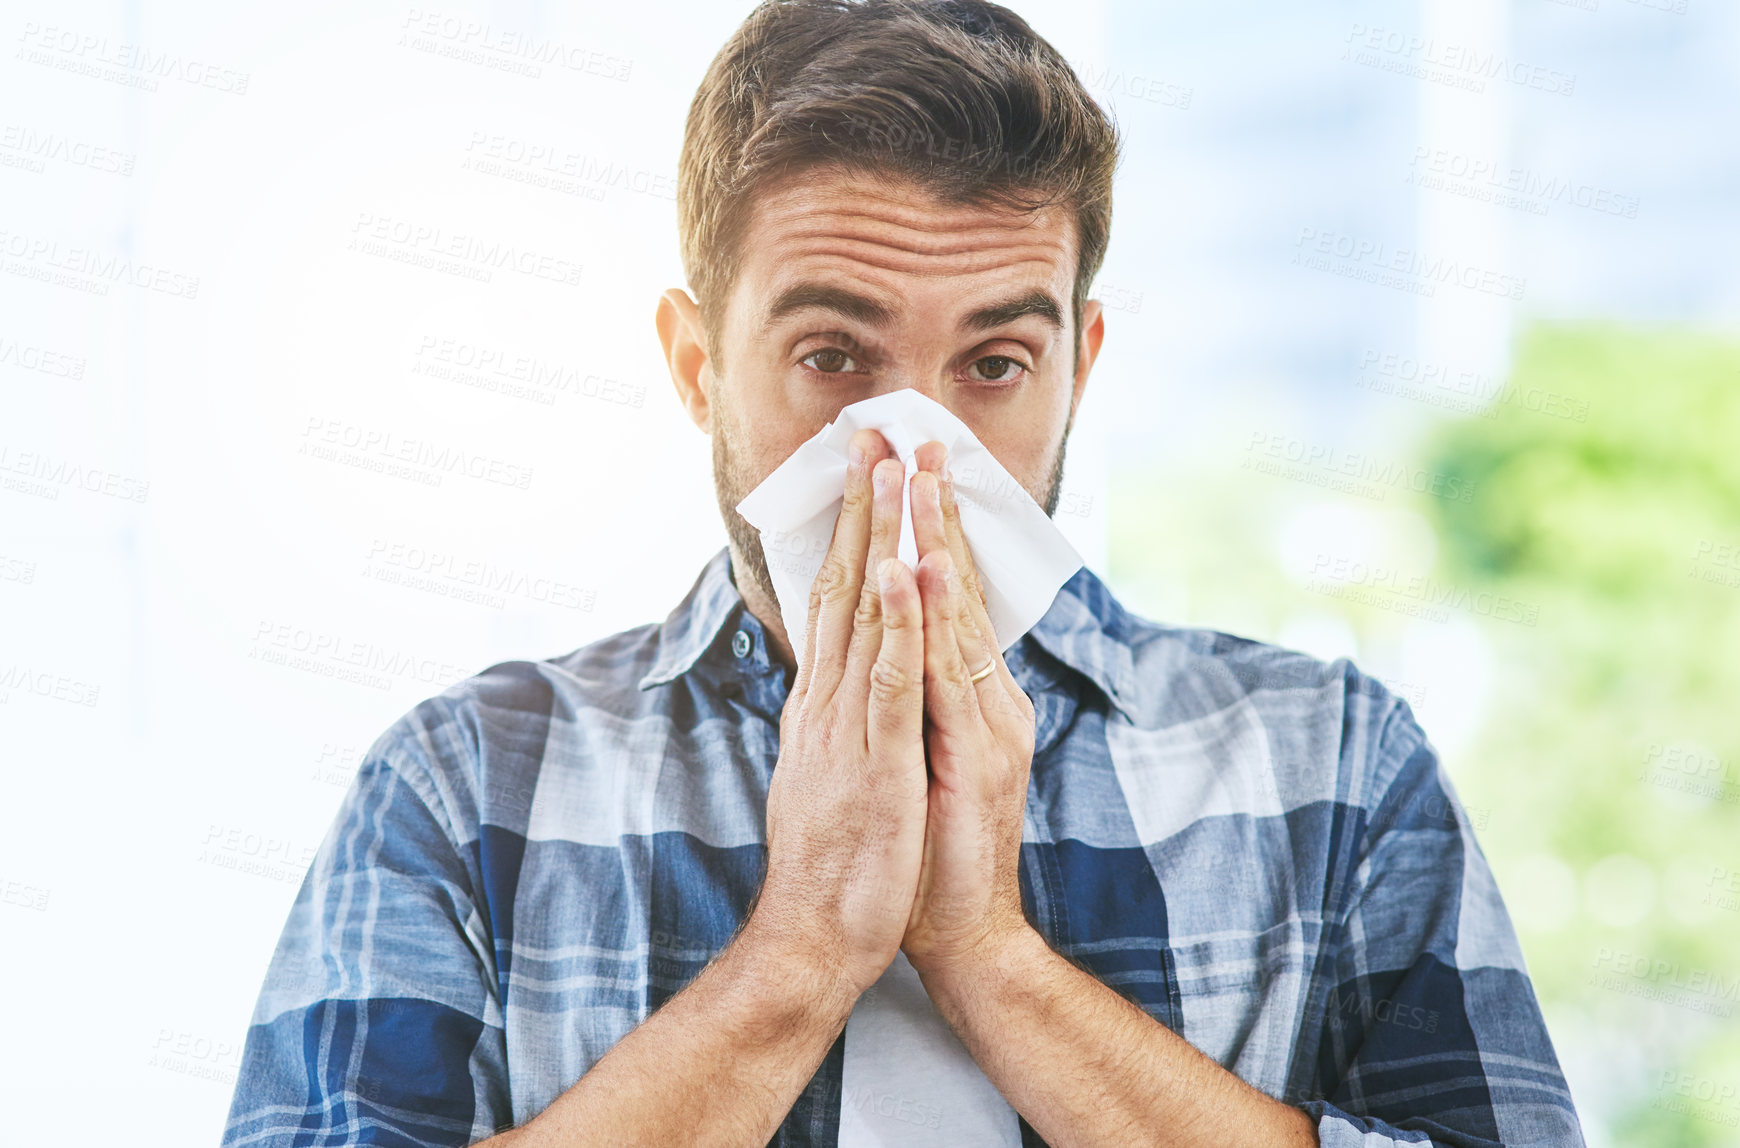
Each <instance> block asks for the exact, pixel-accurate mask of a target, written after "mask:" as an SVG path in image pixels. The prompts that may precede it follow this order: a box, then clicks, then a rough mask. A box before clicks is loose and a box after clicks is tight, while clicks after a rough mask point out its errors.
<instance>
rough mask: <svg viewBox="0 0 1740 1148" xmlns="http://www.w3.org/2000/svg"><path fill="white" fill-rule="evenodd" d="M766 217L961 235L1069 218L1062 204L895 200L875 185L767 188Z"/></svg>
mask: <svg viewBox="0 0 1740 1148" xmlns="http://www.w3.org/2000/svg"><path fill="white" fill-rule="evenodd" d="M756 214H758V215H759V216H761V217H762V219H764V220H767V221H773V220H775V219H781V218H802V219H816V218H826V217H829V216H847V217H858V218H863V219H871V220H877V221H880V222H884V223H886V224H888V225H891V226H896V227H904V228H907V229H908V230H913V231H960V230H963V229H965V230H971V229H974V228H975V227H977V228H996V229H1001V230H1021V229H1027V228H1041V229H1044V228H1046V227H1047V226H1048V225H1050V224H1051V223H1053V222H1054V217H1058V219H1060V220H1066V219H1067V218H1068V213H1067V212H1066V211H1065V210H1064V208H1063V207H1062V206H1061V205H1059V204H1049V205H1047V206H1045V207H1043V208H1038V209H1035V210H1032V211H1026V210H1020V209H1017V208H1012V207H1006V206H1003V205H999V204H995V203H984V204H974V203H945V202H943V201H941V200H938V199H936V198H934V197H932V196H929V195H927V194H918V195H911V194H908V195H904V196H900V197H895V196H892V195H889V194H885V193H878V191H877V190H876V189H875V188H874V187H873V185H865V184H859V183H853V184H850V185H848V186H842V185H835V186H827V185H823V186H796V187H792V186H788V187H785V188H780V189H777V190H773V189H767V190H764V191H763V193H762V195H761V197H760V203H759V204H758V208H757V212H756Z"/></svg>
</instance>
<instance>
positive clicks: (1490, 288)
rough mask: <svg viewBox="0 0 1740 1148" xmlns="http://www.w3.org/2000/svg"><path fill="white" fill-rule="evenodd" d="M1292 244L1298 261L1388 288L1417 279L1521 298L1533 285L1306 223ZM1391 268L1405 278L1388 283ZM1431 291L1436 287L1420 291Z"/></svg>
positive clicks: (1429, 284) (1422, 284)
mask: <svg viewBox="0 0 1740 1148" xmlns="http://www.w3.org/2000/svg"><path fill="white" fill-rule="evenodd" d="M1293 246H1294V248H1296V250H1295V252H1294V255H1293V262H1294V263H1298V264H1301V265H1304V266H1309V267H1313V268H1315V269H1317V270H1320V271H1334V272H1335V273H1337V274H1345V275H1348V276H1349V277H1350V278H1355V279H1364V280H1366V281H1367V282H1371V283H1380V284H1382V285H1384V286H1399V285H1402V284H1405V283H1406V282H1407V281H1408V280H1413V281H1414V282H1415V283H1416V284H1417V285H1418V286H1420V287H1426V288H1435V287H1436V286H1437V285H1439V284H1443V285H1448V286H1451V287H1461V288H1463V289H1465V290H1468V291H1479V292H1481V293H1482V294H1485V295H1496V296H1498V297H1500V298H1503V299H1521V298H1522V297H1523V290H1524V288H1525V287H1526V286H1527V285H1528V280H1527V279H1524V278H1523V277H1522V276H1520V275H1510V274H1507V273H1505V272H1502V271H1495V270H1493V269H1492V268H1490V267H1481V266H1479V265H1478V264H1474V263H1464V262H1462V261H1460V260H1457V259H1452V258H1450V257H1448V256H1444V255H1427V254H1425V253H1424V252H1420V251H1411V250H1409V249H1408V248H1405V247H1392V246H1390V245H1389V244H1387V243H1384V242H1382V241H1381V240H1375V239H1366V238H1364V237H1361V236H1358V235H1348V234H1346V233H1344V232H1339V231H1331V230H1329V229H1327V228H1318V227H1301V228H1300V229H1299V238H1298V239H1295V240H1294V241H1293ZM1386 272H1388V273H1390V274H1391V275H1392V276H1402V277H1403V279H1401V280H1400V281H1397V282H1385V273H1386ZM1431 293H1432V291H1431V290H1423V291H1421V292H1420V294H1426V295H1429V294H1431Z"/></svg>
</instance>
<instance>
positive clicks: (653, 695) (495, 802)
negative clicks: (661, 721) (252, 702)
mask: <svg viewBox="0 0 1740 1148" xmlns="http://www.w3.org/2000/svg"><path fill="white" fill-rule="evenodd" d="M657 647H658V626H657V625H656V624H652V623H648V624H646V625H642V626H636V627H634V628H632V629H628V630H622V631H619V632H617V633H615V634H611V635H609V636H607V637H604V638H600V639H598V640H597V641H594V642H591V643H589V644H587V645H585V646H582V647H580V648H579V649H577V650H574V651H572V652H570V653H567V654H563V655H560V656H558V657H552V658H545V659H541V660H529V659H527V660H513V661H505V662H499V663H497V664H495V665H493V666H490V667H489V668H488V669H485V670H483V671H481V672H479V673H477V674H473V675H472V676H471V677H468V678H465V679H463V680H461V681H458V682H455V683H453V684H452V685H450V686H448V687H447V688H446V689H444V690H442V691H441V692H440V693H439V694H436V695H435V696H433V697H430V698H426V699H425V700H423V701H421V702H419V703H417V705H415V706H413V707H412V708H411V709H410V710H409V711H408V712H407V713H405V714H404V715H403V716H401V717H400V718H399V719H398V720H397V721H395V722H394V723H393V724H392V725H391V726H389V727H388V728H387V729H386V730H385V731H384V732H383V733H382V734H381V735H380V737H378V738H377V739H376V740H375V742H374V744H373V745H371V746H370V747H369V750H368V752H367V753H366V754H365V755H364V758H363V762H362V766H361V769H360V770H359V774H358V776H359V781H361V780H364V779H366V778H367V777H368V776H369V775H371V774H377V773H383V772H390V773H391V774H393V775H395V776H396V777H397V779H398V780H400V781H403V782H404V783H405V784H407V785H408V786H409V787H410V788H411V789H412V790H413V791H415V792H416V794H417V796H418V797H420V798H421V799H422V801H423V803H424V804H425V805H426V806H428V807H429V810H430V812H431V814H432V815H433V816H434V817H435V818H436V820H437V821H438V822H440V823H441V824H442V828H443V829H444V830H445V831H446V833H447V835H448V836H449V838H451V839H452V840H453V842H454V843H455V845H458V846H464V845H467V844H469V843H470V842H472V841H473V840H475V839H476V837H477V836H478V834H479V832H480V829H481V826H482V824H483V823H484V822H486V821H487V822H489V823H491V824H495V825H501V826H503V827H506V828H520V827H523V825H524V823H525V820H526V818H527V817H528V816H529V814H530V811H531V805H532V799H533V796H534V794H535V792H536V790H537V786H538V783H539V781H540V778H541V776H542V773H543V769H544V760H545V757H546V754H547V752H548V751H549V748H550V746H551V745H552V744H553V743H563V744H567V743H570V742H571V741H572V740H573V738H574V735H575V733H576V732H577V731H578V732H579V733H580V734H582V735H583V734H584V727H599V728H603V727H611V726H619V725H621V724H622V723H624V722H632V721H633V720H634V719H635V718H636V717H637V716H639V715H641V714H643V713H645V712H647V708H648V707H649V706H652V705H655V704H657V695H658V694H659V691H656V690H653V691H643V690H641V689H640V688H639V686H638V683H639V682H640V679H641V677H642V676H643V675H644V674H646V673H647V671H648V670H649V669H650V668H651V666H652V664H653V660H654V658H655V657H656V653H657Z"/></svg>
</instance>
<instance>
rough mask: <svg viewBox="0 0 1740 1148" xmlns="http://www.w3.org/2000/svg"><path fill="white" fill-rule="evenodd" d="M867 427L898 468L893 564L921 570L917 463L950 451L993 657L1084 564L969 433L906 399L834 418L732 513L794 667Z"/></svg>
mask: <svg viewBox="0 0 1740 1148" xmlns="http://www.w3.org/2000/svg"><path fill="white" fill-rule="evenodd" d="M864 427H870V428H871V429H873V430H877V431H880V432H881V433H882V437H883V438H885V439H887V440H888V445H889V447H890V448H891V449H892V450H893V451H894V453H895V454H896V455H897V456H898V457H899V458H900V461H901V462H902V463H904V464H905V466H906V481H905V486H904V490H903V493H902V499H903V500H904V502H905V510H904V512H903V514H902V516H901V524H900V545H899V550H898V557H899V558H900V559H901V561H903V562H905V563H906V564H907V565H908V566H909V567H912V568H913V569H917V566H918V544H917V543H916V542H915V541H914V539H913V534H912V503H911V494H912V476H913V475H914V474H916V473H917V472H918V462H917V458H916V452H917V450H918V448H919V447H920V446H922V445H923V444H924V443H927V442H930V441H931V440H933V439H934V440H936V441H938V442H941V443H942V444H943V445H944V446H945V447H947V448H948V458H947V462H946V465H947V467H948V469H949V471H950V473H951V474H952V476H953V479H954V487H955V501H956V505H957V506H959V508H960V517H961V533H962V535H963V536H964V537H965V538H966V542H967V549H968V551H970V552H971V554H972V556H973V566H974V568H975V569H976V570H977V571H978V574H979V584H980V585H981V586H982V587H983V588H984V591H985V604H986V612H987V613H988V614H989V615H990V619H991V628H992V629H993V630H995V631H996V638H997V648H998V649H999V650H1007V649H1008V648H1009V647H1010V646H1013V645H1014V644H1015V643H1016V642H1017V641H1019V640H1020V638H1021V636H1022V635H1023V634H1025V633H1026V632H1027V631H1028V630H1030V629H1032V628H1033V624H1034V623H1035V622H1037V621H1039V619H1040V618H1042V617H1044V616H1045V612H1046V611H1047V610H1049V609H1050V608H1051V603H1052V601H1053V599H1055V598H1056V597H1057V591H1058V590H1059V589H1060V588H1061V587H1062V586H1063V584H1064V583H1065V582H1067V581H1069V578H1070V575H1072V574H1074V573H1075V572H1076V570H1077V569H1079V568H1080V566H1081V564H1082V560H1081V555H1080V554H1078V553H1076V550H1075V547H1073V546H1071V545H1070V544H1069V540H1068V539H1067V538H1065V537H1064V536H1063V532H1062V531H1060V530H1058V528H1057V526H1056V524H1055V523H1053V522H1052V521H1051V519H1050V517H1048V516H1047V515H1046V513H1045V511H1044V509H1043V508H1041V507H1040V505H1039V504H1038V503H1037V502H1035V501H1033V499H1032V497H1031V496H1030V495H1029V494H1028V493H1027V491H1026V490H1025V489H1023V487H1022V486H1021V484H1020V483H1019V482H1017V481H1015V479H1014V477H1013V476H1012V475H1010V473H1009V472H1008V471H1007V470H1005V469H1004V468H1003V465H1002V464H1001V463H999V462H998V461H997V459H996V458H995V456H993V455H992V454H991V452H990V451H989V450H986V449H985V447H984V446H983V445H982V444H981V443H980V442H979V440H978V439H977V438H976V437H975V436H974V435H973V432H972V431H971V430H970V429H968V427H967V424H966V423H964V422H962V421H961V420H960V419H958V418H956V417H955V415H954V413H953V412H951V411H950V410H949V409H948V408H947V407H945V406H943V405H942V404H941V403H939V402H937V401H936V400H934V399H931V398H927V397H926V396H925V395H923V394H920V393H919V392H918V391H915V390H913V389H911V388H910V387H907V388H903V389H901V390H898V391H889V392H887V393H886V394H880V395H877V396H876V397H875V398H871V399H865V400H863V401H862V402H857V403H853V404H852V405H850V406H848V407H845V408H842V409H841V411H840V413H839V414H838V415H837V416H835V418H834V421H833V422H831V423H829V424H828V425H827V426H825V427H823V428H822V429H821V430H819V431H817V432H816V434H815V435H814V437H812V438H811V439H810V440H809V441H808V442H805V443H804V444H803V445H802V446H800V447H798V448H797V450H795V451H793V452H792V455H791V457H790V458H788V459H786V460H785V461H784V462H783V463H781V464H780V465H779V466H778V467H777V468H776V469H775V470H774V472H773V473H772V474H770V475H768V476H767V477H766V478H765V479H763V480H762V482H761V484H760V485H759V486H757V487H756V488H755V489H754V490H752V491H750V492H749V495H748V496H747V497H746V498H744V499H743V501H741V502H739V503H738V504H737V513H739V514H741V515H742V516H743V518H744V519H745V520H746V521H747V522H748V523H749V524H750V525H751V526H753V527H755V528H756V529H757V530H758V531H760V532H761V549H762V552H763V553H764V554H765V555H766V558H767V569H768V573H769V574H770V575H771V576H772V578H773V589H774V593H775V595H776V596H777V597H778V598H779V612H780V618H781V620H782V621H783V622H784V623H785V632H786V637H787V638H788V639H789V640H790V642H791V646H792V649H793V650H794V651H795V654H796V657H797V659H798V661H799V662H801V661H802V660H803V657H804V650H803V644H804V630H805V627H806V624H807V622H808V620H809V606H810V586H811V584H812V583H813V582H814V581H815V579H816V574H817V573H818V572H819V571H820V570H821V568H822V560H823V559H824V558H825V557H827V553H828V546H829V544H830V542H831V541H832V540H833V536H834V521H835V520H836V519H837V518H839V516H840V507H841V504H842V502H843V500H844V497H845V492H846V464H847V455H846V449H847V444H848V443H849V442H851V439H852V435H853V434H854V433H855V432H857V431H858V430H860V429H861V428H864Z"/></svg>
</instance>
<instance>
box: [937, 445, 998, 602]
mask: <svg viewBox="0 0 1740 1148" xmlns="http://www.w3.org/2000/svg"><path fill="white" fill-rule="evenodd" d="M937 474H938V477H939V478H941V480H942V483H941V491H940V498H939V500H938V501H940V502H941V504H942V512H943V530H944V531H945V532H946V533H947V534H948V539H949V553H950V554H953V555H954V556H955V561H956V562H957V563H959V564H960V567H961V584H962V585H963V586H965V587H966V588H967V591H968V593H969V595H970V601H971V602H976V603H977V604H978V610H979V611H980V613H979V616H978V617H979V621H980V622H983V623H985V624H986V626H987V627H989V624H990V617H991V615H990V612H989V609H990V608H989V606H988V605H987V604H986V602H985V587H984V583H983V582H982V581H980V579H979V568H978V566H976V565H975V564H974V563H973V548H972V547H970V546H968V545H967V535H966V532H965V531H963V530H962V529H961V508H960V504H959V503H957V502H956V501H955V481H954V477H953V476H952V475H950V474H949V470H948V461H947V460H946V459H945V460H944V461H943V465H942V466H941V467H939V468H938V469H937Z"/></svg>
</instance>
